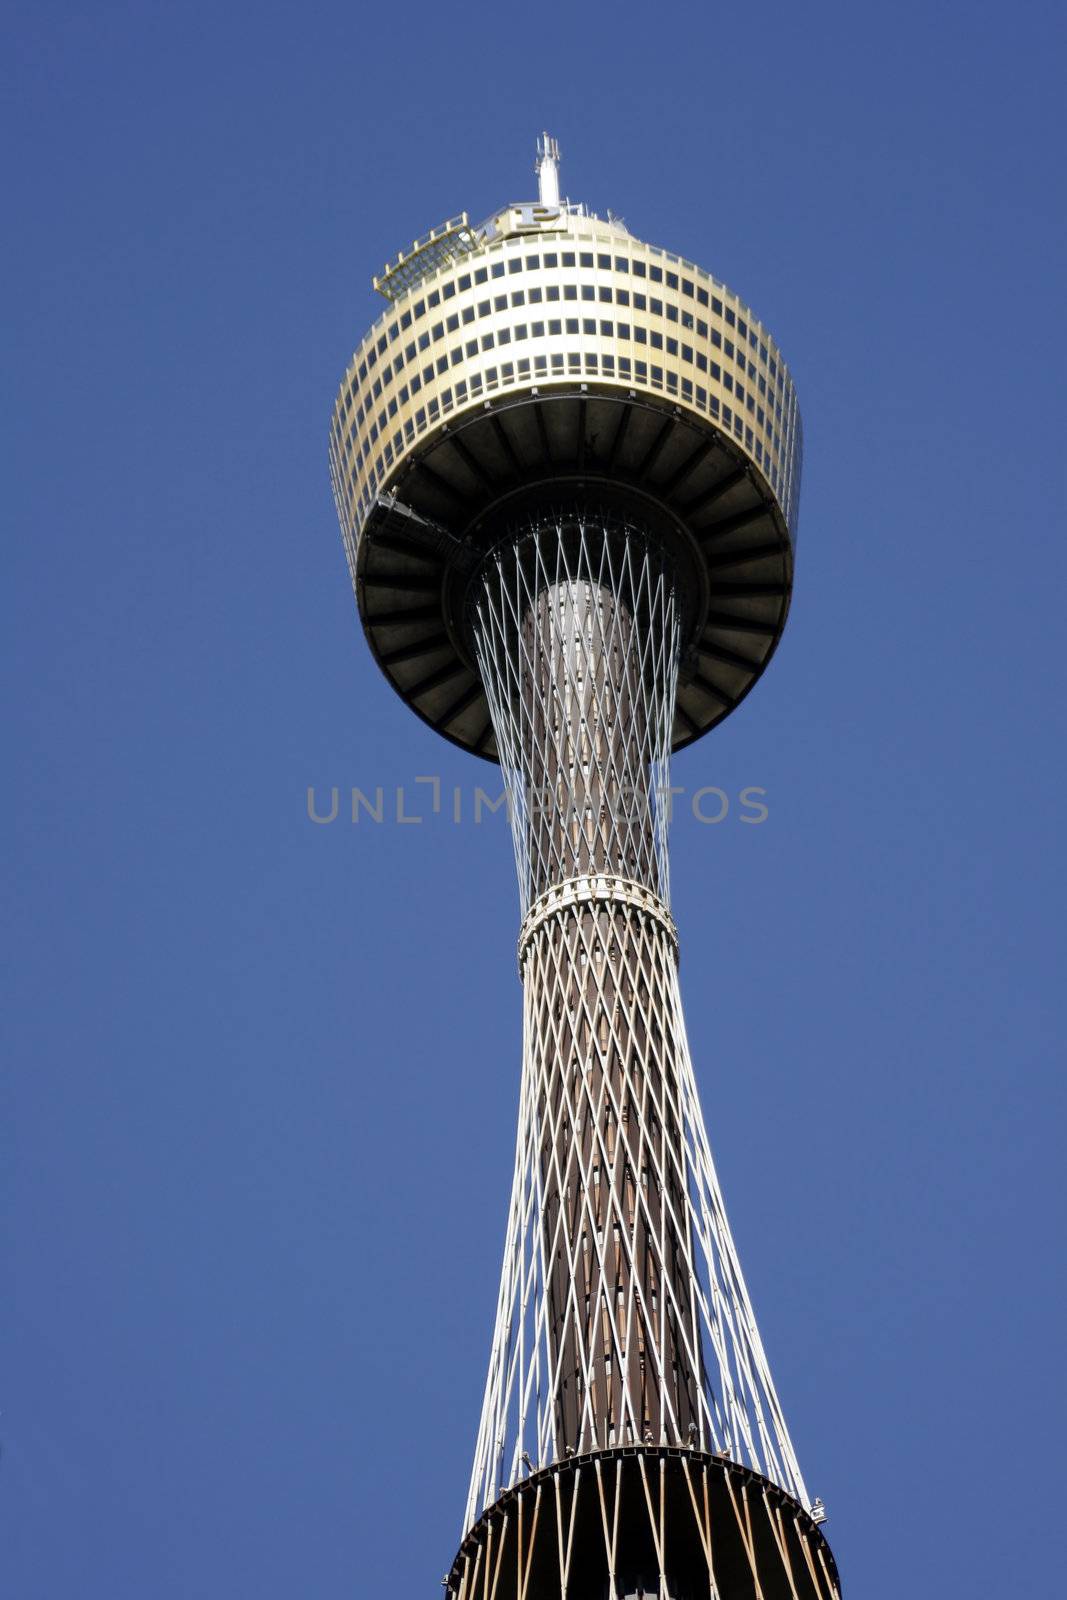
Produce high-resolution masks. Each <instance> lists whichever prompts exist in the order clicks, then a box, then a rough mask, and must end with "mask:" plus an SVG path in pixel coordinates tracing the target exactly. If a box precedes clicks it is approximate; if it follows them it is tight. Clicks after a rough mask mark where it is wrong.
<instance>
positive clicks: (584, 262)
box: [563, 250, 593, 267]
mask: <svg viewBox="0 0 1067 1600" xmlns="http://www.w3.org/2000/svg"><path fill="white" fill-rule="evenodd" d="M578 261H579V263H580V265H581V266H583V267H591V266H592V265H593V252H592V251H591V250H583V251H582V252H581V253H580V255H579V257H578ZM563 264H564V266H566V264H567V257H566V256H564V257H563Z"/></svg>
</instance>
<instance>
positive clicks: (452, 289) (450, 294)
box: [444, 283, 456, 300]
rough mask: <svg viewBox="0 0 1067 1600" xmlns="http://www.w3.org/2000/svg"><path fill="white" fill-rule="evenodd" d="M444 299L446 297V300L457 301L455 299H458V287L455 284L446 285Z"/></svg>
mask: <svg viewBox="0 0 1067 1600" xmlns="http://www.w3.org/2000/svg"><path fill="white" fill-rule="evenodd" d="M444 297H445V299H446V300H454V299H455V297H456V286H455V284H454V283H446V284H445V287H444Z"/></svg>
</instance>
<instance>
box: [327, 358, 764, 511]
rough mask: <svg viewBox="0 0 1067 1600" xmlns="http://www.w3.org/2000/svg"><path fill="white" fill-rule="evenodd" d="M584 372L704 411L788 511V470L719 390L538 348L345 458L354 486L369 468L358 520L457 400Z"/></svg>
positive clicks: (659, 371)
mask: <svg viewBox="0 0 1067 1600" xmlns="http://www.w3.org/2000/svg"><path fill="white" fill-rule="evenodd" d="M582 375H585V376H587V377H592V378H598V377H600V376H604V377H608V378H615V377H618V378H621V379H630V378H632V379H633V381H634V382H636V383H639V384H642V385H644V386H645V387H648V388H652V389H658V390H662V391H663V392H665V393H667V394H673V395H676V396H678V397H679V398H680V399H682V400H683V401H684V402H685V403H686V404H688V405H691V406H695V407H696V408H697V409H698V410H700V411H703V412H705V413H707V415H708V416H710V417H711V418H712V419H713V420H714V421H715V422H716V423H717V424H719V425H720V426H721V427H723V428H725V429H726V430H727V431H728V432H730V433H732V434H733V436H734V437H735V438H736V439H737V440H738V441H739V442H740V443H741V444H743V445H744V447H745V448H746V450H747V451H748V452H749V454H750V455H751V456H752V457H753V459H754V460H755V461H756V463H757V464H758V465H759V466H760V468H761V469H762V470H763V472H764V473H765V474H766V476H767V478H768V480H769V482H770V483H771V486H772V487H773V489H774V490H775V493H776V494H777V495H778V497H779V500H780V502H781V503H782V505H783V508H784V509H785V511H786V514H787V516H789V515H790V512H791V501H792V499H793V498H794V496H793V483H792V473H791V472H786V471H783V469H782V468H780V467H779V465H778V463H777V462H776V460H775V459H774V457H772V455H771V452H770V451H769V450H767V449H765V448H764V446H763V443H762V441H761V440H760V439H758V438H756V436H755V432H754V430H753V428H752V426H751V425H750V424H749V423H747V422H746V420H745V417H744V415H743V414H740V413H739V412H738V410H736V409H735V408H734V407H733V406H731V405H729V404H727V403H726V402H725V401H720V399H719V398H718V396H716V395H714V394H709V393H708V391H707V389H705V388H704V387H703V386H702V385H701V384H699V383H696V382H695V381H694V380H693V379H690V378H685V377H681V376H680V375H679V374H678V373H676V372H675V371H673V370H672V369H670V368H667V369H666V370H664V368H663V367H661V366H658V365H655V364H651V363H648V362H646V361H644V360H641V359H632V358H631V357H628V356H619V357H618V358H616V357H615V356H613V355H607V354H601V355H599V356H598V355H596V354H593V353H592V352H589V351H585V352H582V351H569V352H558V353H557V352H553V353H552V354H540V355H535V356H534V357H532V358H530V357H520V358H519V359H518V360H517V361H505V362H503V363H502V364H501V366H500V367H499V368H498V367H495V366H491V367H488V368H486V370H485V371H484V372H473V373H471V374H470V375H469V377H468V378H466V379H460V380H459V381H457V382H456V384H455V386H454V387H450V388H446V389H444V390H442V391H441V393H440V394H439V395H434V396H431V397H430V398H428V400H427V403H426V405H425V406H422V407H419V409H418V410H417V411H416V412H415V414H414V416H413V417H411V418H409V419H408V420H407V422H406V423H405V424H404V426H403V428H399V427H398V428H397V429H396V430H395V431H394V432H393V434H392V435H391V437H388V438H386V437H384V436H383V443H382V445H381V448H380V449H379V450H378V451H377V452H376V453H375V454H373V455H369V454H368V453H367V452H366V451H364V450H361V451H360V453H359V457H357V459H356V460H355V461H349V462H346V465H347V466H348V469H349V470H348V473H347V484H348V487H349V489H350V490H353V491H354V490H355V487H356V483H357V479H358V478H359V476H360V467H361V466H362V465H363V464H365V463H369V471H368V473H367V476H366V480H365V482H364V486H363V488H362V490H361V492H360V494H359V496H358V500H357V502H356V507H355V510H356V522H357V523H362V521H363V518H364V517H365V516H366V514H367V511H368V510H369V508H370V506H371V504H372V502H373V499H374V496H375V494H376V493H377V490H378V489H379V487H380V486H381V484H382V482H383V481H384V478H385V474H386V473H387V472H388V469H389V468H390V467H391V466H392V464H393V462H394V460H396V459H397V458H398V457H399V456H400V455H401V454H402V452H403V450H404V448H405V446H406V445H407V444H408V443H410V441H411V440H412V439H414V438H415V437H416V436H417V435H418V434H421V433H423V432H425V430H426V429H427V428H428V427H433V426H435V425H436V424H437V422H438V421H439V420H440V418H441V417H442V416H443V415H447V414H448V413H449V412H451V411H452V410H453V409H454V408H455V407H456V406H463V405H466V404H467V403H468V402H469V401H470V400H471V399H472V398H476V397H478V396H479V395H481V394H483V393H485V392H491V391H493V390H495V389H497V388H499V387H500V386H501V385H507V384H510V383H514V382H515V381H516V380H518V381H519V382H522V381H523V380H525V379H537V378H548V377H556V378H558V377H563V376H575V377H579V376H582ZM746 403H747V402H746ZM337 465H338V466H339V465H340V463H337ZM341 477H342V473H341V472H340V471H338V478H341Z"/></svg>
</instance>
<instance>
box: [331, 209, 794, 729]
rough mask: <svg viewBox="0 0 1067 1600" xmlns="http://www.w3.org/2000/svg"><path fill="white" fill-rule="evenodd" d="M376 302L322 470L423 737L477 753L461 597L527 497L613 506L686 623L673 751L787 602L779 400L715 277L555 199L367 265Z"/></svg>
mask: <svg viewBox="0 0 1067 1600" xmlns="http://www.w3.org/2000/svg"><path fill="white" fill-rule="evenodd" d="M375 286H376V287H378V288H379V289H380V290H381V292H382V293H383V295H385V296H386V298H388V299H389V302H390V304H389V309H388V310H387V311H386V312H385V313H384V314H383V315H382V317H380V318H379V320H378V321H377V322H376V323H375V325H374V326H373V327H372V328H371V330H370V331H369V333H368V334H367V336H366V337H365V338H364V340H363V341H362V343H361V344H360V345H359V347H358V349H357V350H356V352H355V354H354V355H353V357H352V361H351V363H350V365H349V368H348V371H347V373H346V375H345V379H344V382H343V383H342V385H341V389H340V392H339V394H338V397H337V402H336V406H335V409H334V416H333V423H332V427H331V433H330V465H331V472H332V477H333V486H334V494H335V498H336V501H337V508H338V514H339V517H340V521H341V526H342V529H343V533H344V541H345V549H346V553H347V557H348V562H349V568H350V571H351V574H352V581H353V585H354V588H355V592H356V598H357V602H358V605H359V610H360V616H361V618H362V622H363V627H364V630H365V633H366V636H367V640H368V643H369V645H370V647H371V650H372V651H373V653H374V656H375V658H376V660H377V661H378V664H379V665H380V667H381V668H382V670H383V672H384V673H385V675H386V676H387V677H388V678H389V680H390V681H391V682H392V684H393V685H394V687H395V688H396V689H397V691H398V692H399V693H400V695H401V696H402V697H403V698H404V699H405V700H406V701H407V702H408V704H409V705H411V706H412V708H413V709H414V710H415V711H417V712H418V714H419V715H420V716H421V717H422V718H423V719H424V720H425V721H426V722H428V723H430V725H431V726H432V727H434V728H436V729H437V731H438V732H440V733H442V734H444V735H445V737H446V738H449V739H451V740H452V741H453V742H455V743H456V744H459V745H461V746H463V747H465V748H467V749H469V750H472V751H474V752H475V753H476V754H478V755H481V756H484V757H487V758H488V759H490V760H496V759H498V753H497V749H496V744H495V738H494V734H493V729H492V723H491V719H490V714H489V707H488V705H487V702H486V698H485V693H484V690H483V688H482V684H481V680H480V678H479V674H478V670H477V667H476V665H475V661H474V654H473V651H472V647H471V640H470V630H469V625H468V620H467V605H466V596H467V589H468V585H469V583H470V581H471V578H472V575H473V574H474V573H475V571H476V570H477V567H478V564H479V561H480V559H481V556H482V555H483V554H484V553H485V551H486V550H487V549H489V548H491V547H492V545H493V544H494V543H495V542H496V541H497V540H498V539H499V538H500V537H501V536H502V535H503V534H504V533H505V532H506V531H507V529H508V528H509V527H510V526H513V525H514V524H515V523H516V522H519V521H521V520H522V518H523V517H524V515H526V514H527V512H528V510H529V507H530V505H531V503H536V504H537V505H539V506H540V507H542V508H543V507H545V506H548V507H556V506H571V505H574V504H576V503H577V504H584V505H585V506H587V507H589V508H590V509H594V508H597V507H604V508H605V509H606V510H609V511H612V512H614V513H617V514H623V515H626V516H628V517H631V518H634V519H636V520H638V521H640V522H641V523H643V524H644V525H645V526H646V527H647V528H649V529H650V530H651V531H652V532H653V534H654V535H656V536H657V537H661V538H662V539H663V541H664V543H665V544H666V545H667V546H668V547H669V548H670V550H671V553H672V558H673V561H674V565H675V568H676V571H677V573H678V585H679V605H680V611H681V615H682V617H683V622H684V631H683V661H682V671H681V677H680V683H679V691H678V699H677V707H676V713H675V721H674V727H673V734H672V745H673V748H675V749H677V748H680V747H681V746H684V745H686V744H688V743H690V742H691V741H692V740H694V739H696V738H697V737H699V736H700V735H701V734H703V733H705V732H706V731H707V730H708V729H709V728H711V727H713V726H714V725H715V724H716V723H717V722H719V721H721V720H722V718H723V717H725V716H726V715H728V713H729V712H730V711H732V710H733V709H734V707H735V706H736V705H737V704H738V703H739V701H740V700H741V699H743V697H744V696H745V694H747V692H748V690H749V689H750V688H751V687H752V685H753V683H754V682H755V681H756V679H757V678H758V677H759V675H760V673H761V672H762V671H763V669H764V668H765V666H766V665H767V663H768V661H769V660H770V657H771V655H772V654H773V652H774V649H775V646H776V645H777V642H778V639H779V637H780V635H781V632H782V628H783V626H784V624H785V619H786V614H787V611H788V607H789V597H790V591H791V586H792V574H793V549H794V542H795V536H796V509H797V502H798V496H799V487H800V482H799V480H800V466H801V454H802V435H801V423H800V413H799V410H798V407H797V401H796V395H795V392H794V389H793V384H792V381H791V379H790V376H789V373H788V370H787V368H786V366H785V363H784V361H783V359H782V356H781V352H780V351H779V349H778V347H777V345H776V344H775V342H774V340H773V339H772V337H771V336H770V334H769V333H768V332H767V330H766V329H765V328H764V327H763V325H762V324H761V323H760V322H759V321H758V319H757V318H756V317H755V316H754V315H753V313H752V312H751V311H750V310H749V309H748V308H747V307H746V306H745V305H744V304H743V303H742V302H740V301H739V300H738V298H737V296H736V295H734V294H733V293H731V291H730V290H728V289H727V288H726V287H725V286H724V285H723V284H722V283H720V282H719V281H718V280H717V279H715V278H713V277H712V276H711V275H710V274H709V273H707V272H705V271H704V270H703V269H701V268H699V267H697V266H695V265H693V263H691V262H689V261H686V260H684V259H682V258H681V257H679V256H677V255H674V254H671V253H670V252H669V251H666V250H662V249H659V248H658V247H656V246H654V245H649V244H646V243H643V242H642V241H640V240H638V239H636V238H634V237H633V235H632V234H631V233H630V232H629V231H628V229H627V228H626V227H625V225H624V224H622V223H621V222H618V221H616V220H614V219H609V220H608V221H603V220H601V219H599V218H597V217H595V216H591V215H589V214H588V213H587V212H586V211H585V208H584V207H581V206H575V205H572V204H569V203H567V202H557V203H548V204H546V203H543V202H539V201H532V202H521V203H515V204H511V205H508V206H506V207H504V208H503V210H501V211H499V212H498V213H496V214H495V215H494V216H493V217H491V218H490V219H489V220H488V221H487V222H484V223H482V224H480V225H479V226H477V227H474V226H472V225H471V224H470V222H469V219H468V217H467V215H466V213H463V214H461V215H460V216H459V217H455V218H453V219H451V220H450V221H449V222H448V223H445V224H442V226H441V227H440V228H437V229H434V230H432V231H431V232H430V233H429V234H427V235H425V236H424V237H423V238H422V239H420V240H417V241H416V242H415V244H414V245H413V246H412V247H411V249H410V250H408V251H406V252H402V253H401V254H400V255H399V256H398V257H397V258H396V259H395V260H394V262H393V263H392V264H391V265H390V266H389V267H387V268H386V269H385V271H384V273H383V274H382V276H381V277H380V278H377V279H375Z"/></svg>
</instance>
